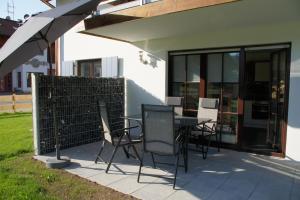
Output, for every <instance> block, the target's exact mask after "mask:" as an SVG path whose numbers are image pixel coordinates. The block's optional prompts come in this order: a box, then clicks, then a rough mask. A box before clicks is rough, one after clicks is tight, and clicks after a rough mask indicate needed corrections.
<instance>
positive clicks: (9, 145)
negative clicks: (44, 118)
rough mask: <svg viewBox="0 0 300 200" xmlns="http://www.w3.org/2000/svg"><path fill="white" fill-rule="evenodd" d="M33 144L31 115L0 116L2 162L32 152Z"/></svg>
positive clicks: (0, 158) (0, 156)
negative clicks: (7, 158)
mask: <svg viewBox="0 0 300 200" xmlns="http://www.w3.org/2000/svg"><path fill="white" fill-rule="evenodd" d="M32 144H33V140H32V117H31V114H30V113H17V114H1V115H0V160H3V159H4V158H6V157H11V156H14V155H16V156H17V155H19V154H22V153H28V152H32Z"/></svg>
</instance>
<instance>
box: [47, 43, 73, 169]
mask: <svg viewBox="0 0 300 200" xmlns="http://www.w3.org/2000/svg"><path fill="white" fill-rule="evenodd" d="M47 59H48V63H49V68H50V76H51V90H50V97H51V101H52V116H53V126H54V136H55V149H56V158H49V159H47V161H46V166H47V167H49V168H64V167H67V166H68V165H70V163H71V160H70V158H69V157H67V156H60V138H59V132H58V128H57V121H56V99H55V98H54V95H53V93H54V74H53V73H52V62H51V44H50V43H49V42H48V48H47Z"/></svg>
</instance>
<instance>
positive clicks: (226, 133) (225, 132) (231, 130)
mask: <svg viewBox="0 0 300 200" xmlns="http://www.w3.org/2000/svg"><path fill="white" fill-rule="evenodd" d="M237 124H238V115H227V114H223V125H222V142H225V143H230V144H236V142H237V141H236V133H237Z"/></svg>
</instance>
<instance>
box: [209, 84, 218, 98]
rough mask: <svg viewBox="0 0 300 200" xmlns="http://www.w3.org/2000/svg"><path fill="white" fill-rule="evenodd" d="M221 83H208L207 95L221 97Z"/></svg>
mask: <svg viewBox="0 0 300 200" xmlns="http://www.w3.org/2000/svg"><path fill="white" fill-rule="evenodd" d="M220 92H221V83H207V97H208V98H220Z"/></svg>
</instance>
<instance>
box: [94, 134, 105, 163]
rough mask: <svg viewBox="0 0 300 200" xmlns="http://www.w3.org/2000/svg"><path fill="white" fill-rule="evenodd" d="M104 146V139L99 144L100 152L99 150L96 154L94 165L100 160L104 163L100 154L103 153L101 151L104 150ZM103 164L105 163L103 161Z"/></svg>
mask: <svg viewBox="0 0 300 200" xmlns="http://www.w3.org/2000/svg"><path fill="white" fill-rule="evenodd" d="M104 146H105V139H103V141H102V144H101V147H100V150H99V153H98V154H97V157H96V159H95V163H96V164H97V162H98V159H101V160H102V161H104V160H103V159H102V158H101V153H102V151H103V149H104ZM104 162H105V161H104Z"/></svg>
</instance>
